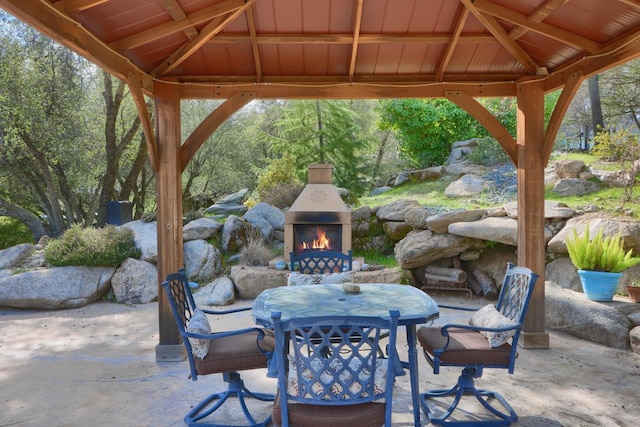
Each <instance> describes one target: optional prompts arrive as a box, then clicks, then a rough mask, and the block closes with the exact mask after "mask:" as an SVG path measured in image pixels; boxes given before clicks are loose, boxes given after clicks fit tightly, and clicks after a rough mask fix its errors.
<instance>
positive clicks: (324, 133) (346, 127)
mask: <svg viewBox="0 0 640 427" xmlns="http://www.w3.org/2000/svg"><path fill="white" fill-rule="evenodd" d="M288 107H289V108H286V109H284V110H283V113H284V114H283V116H282V119H280V120H279V121H278V122H277V129H276V132H277V133H276V134H273V135H271V142H272V147H273V149H274V152H275V153H276V154H284V153H289V154H291V155H292V156H293V158H294V159H295V165H296V170H297V171H298V175H299V178H300V179H301V180H303V181H304V180H305V176H306V172H307V165H308V164H311V163H331V164H333V166H334V182H335V184H336V185H337V186H340V187H345V188H349V189H350V190H351V191H353V192H355V193H356V194H360V193H361V192H362V191H364V189H365V187H366V180H365V179H364V176H365V172H366V170H367V164H368V163H367V159H366V157H364V156H363V153H367V152H368V151H369V150H370V148H369V147H370V146H371V141H370V140H368V139H365V138H364V137H363V135H362V134H361V132H360V131H359V129H358V127H357V126H356V115H355V113H354V112H353V111H352V110H351V109H350V108H349V107H350V105H349V103H347V102H346V101H329V100H322V101H320V100H318V101H293V102H290V103H288Z"/></svg>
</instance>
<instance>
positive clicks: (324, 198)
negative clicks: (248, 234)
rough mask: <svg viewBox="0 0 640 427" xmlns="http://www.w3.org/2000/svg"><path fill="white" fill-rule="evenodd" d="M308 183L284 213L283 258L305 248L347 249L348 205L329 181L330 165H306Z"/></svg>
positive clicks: (348, 247) (349, 219)
mask: <svg viewBox="0 0 640 427" xmlns="http://www.w3.org/2000/svg"><path fill="white" fill-rule="evenodd" d="M308 168H309V169H308V184H307V186H306V187H305V188H304V190H303V191H302V193H300V196H299V197H298V198H297V199H296V201H295V202H294V203H293V205H291V208H290V209H289V210H288V211H287V212H286V213H285V226H284V258H285V260H286V261H289V253H290V252H293V253H294V254H296V255H297V254H299V253H300V252H302V251H304V250H305V249H312V248H313V249H326V250H333V251H338V252H343V253H345V254H346V253H348V252H349V251H350V250H351V209H350V208H349V207H348V206H347V205H346V204H345V203H344V202H343V201H342V199H341V198H340V194H338V190H337V189H336V187H335V186H334V185H333V165H327V164H311V165H309V166H308Z"/></svg>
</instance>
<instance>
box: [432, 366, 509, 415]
mask: <svg viewBox="0 0 640 427" xmlns="http://www.w3.org/2000/svg"><path fill="white" fill-rule="evenodd" d="M479 376H480V375H478V374H477V372H476V369H475V368H465V369H464V370H463V371H462V374H461V375H460V377H458V383H457V384H456V385H455V386H453V387H452V388H450V389H436V390H428V391H427V392H425V393H422V394H421V395H420V404H421V406H422V410H423V411H424V413H425V414H426V416H427V417H428V418H429V421H430V422H431V423H432V424H435V425H440V426H442V425H452V426H456V425H458V426H462V425H469V424H479V425H483V426H491V427H493V426H510V425H511V424H512V423H515V422H516V421H518V415H517V414H516V413H515V411H514V410H513V408H512V407H511V405H509V403H507V401H506V400H505V399H504V398H503V397H502V396H501V395H499V394H498V393H496V392H493V391H488V390H482V389H478V388H476V386H475V380H474V378H479ZM464 395H473V396H474V397H475V398H476V400H478V402H480V404H481V405H482V406H483V407H484V408H485V409H486V410H487V411H489V412H490V413H491V414H493V415H495V416H496V417H497V418H493V419H487V420H479V419H478V420H476V419H474V420H469V419H464V420H453V419H448V418H449V417H450V416H451V415H452V414H453V413H454V411H455V410H456V409H457V407H458V404H459V403H460V401H461V399H462V397H463V396H464ZM448 396H453V402H451V405H450V406H449V408H448V409H447V411H446V412H445V413H444V415H442V416H439V417H436V416H435V414H434V413H433V412H432V411H431V410H430V409H429V405H428V400H429V399H434V398H442V397H448ZM490 399H495V400H497V401H498V402H499V403H500V404H501V405H502V406H503V408H504V409H505V410H504V411H503V410H500V409H498V408H496V407H495V406H492V405H491V403H490V402H489V400H490Z"/></svg>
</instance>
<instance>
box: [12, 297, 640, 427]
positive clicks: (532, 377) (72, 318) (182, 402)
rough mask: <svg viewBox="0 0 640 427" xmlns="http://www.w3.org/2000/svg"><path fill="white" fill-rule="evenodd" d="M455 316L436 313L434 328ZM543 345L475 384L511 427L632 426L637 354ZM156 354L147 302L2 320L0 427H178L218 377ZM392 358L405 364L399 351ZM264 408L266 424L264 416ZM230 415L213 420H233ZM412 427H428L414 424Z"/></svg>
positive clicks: (441, 381)
mask: <svg viewBox="0 0 640 427" xmlns="http://www.w3.org/2000/svg"><path fill="white" fill-rule="evenodd" d="M459 300H463V299H459ZM438 302H441V303H448V304H450V303H452V300H451V299H449V300H445V301H441V300H438ZM250 304H251V301H240V302H238V303H237V304H236V305H250ZM479 304H482V302H479ZM227 317H230V318H229V319H226V320H225V322H229V323H228V326H227V325H225V324H222V325H221V324H216V327H218V328H220V329H223V328H225V329H227V328H228V329H232V328H237V327H240V326H242V325H247V326H249V325H253V322H252V319H251V317H250V314H248V313H247V312H245V313H240V314H233V315H230V316H227ZM453 317H454V315H453V314H452V313H451V312H449V311H446V310H443V311H442V312H441V319H439V320H438V321H437V323H441V322H445V321H449V320H451V319H453ZM213 322H214V320H213V319H212V323H213ZM402 341H403V336H400V337H399V340H398V342H402ZM550 342H551V348H550V349H545V350H528V349H521V350H520V352H519V359H518V361H517V363H516V371H515V373H514V374H513V375H509V374H508V373H507V372H505V371H504V370H486V371H485V374H484V376H483V377H482V378H481V379H479V380H478V381H477V384H478V385H480V386H481V387H484V388H488V389H492V390H495V391H498V392H500V393H501V394H502V395H503V396H505V397H506V398H507V400H509V402H510V403H511V404H512V406H513V407H514V409H515V410H516V412H517V413H518V415H519V417H520V418H519V421H518V423H517V425H519V426H630V427H631V426H637V425H638V419H640V356H639V355H637V354H635V353H633V352H631V351H630V350H629V351H624V350H618V349H611V348H607V347H603V346H601V345H597V344H593V343H590V342H586V341H582V340H578V339H575V338H573V337H571V336H568V335H565V334H559V333H554V332H551V333H550ZM157 344H158V307H157V304H156V303H152V304H146V305H136V306H126V305H118V304H112V303H96V304H91V305H90V306H87V307H84V308H80V309H75V310H64V311H46V312H42V311H37V312H36V311H0V355H1V357H0V427H8V426H12V427H13V426H20V427H25V426H30V427H31V426H34V427H39V426H118V427H121V426H136V427H137V426H167V427H169V426H183V425H185V424H184V422H183V420H182V418H183V416H184V414H186V412H188V410H189V409H190V405H192V404H194V403H196V402H197V401H199V400H200V399H202V398H204V396H206V395H207V394H208V393H210V392H211V391H213V389H214V388H217V389H220V388H221V387H222V379H221V376H220V375H212V376H206V377H199V378H198V381H196V382H193V381H191V380H189V379H188V363H187V362H186V361H185V362H182V363H180V362H163V363H158V362H156V360H155V346H156V345H157ZM399 351H400V353H401V355H402V353H403V352H405V354H406V345H404V346H401V348H399ZM420 368H421V371H420V388H421V390H425V389H426V388H428V387H429V388H444V387H449V386H451V385H453V384H454V383H455V381H456V379H457V376H458V375H459V370H458V369H444V370H443V372H442V373H441V374H439V375H434V374H433V373H432V372H431V370H430V368H429V366H428V364H427V363H426V362H425V361H424V360H423V358H422V356H420ZM243 377H244V378H245V382H246V383H247V385H249V387H250V388H254V389H256V390H257V391H264V392H270V391H274V390H275V386H276V384H275V380H273V379H268V378H266V376H265V371H263V370H256V371H252V372H248V373H245V374H243ZM409 395H410V388H409V381H408V378H407V377H406V376H404V377H399V378H398V379H397V382H396V389H395V391H394V402H393V409H394V415H393V425H394V426H409V425H412V413H411V404H410V398H409ZM263 406H264V407H262V408H260V410H261V411H262V412H264V413H267V412H268V411H269V407H268V405H263ZM236 411H237V408H235V409H231V410H229V411H228V412H226V413H224V414H221V416H222V417H223V418H228V419H231V418H232V417H233V415H234V412H236ZM422 420H423V421H422V425H429V424H428V422H427V421H426V417H424V415H423V416H422Z"/></svg>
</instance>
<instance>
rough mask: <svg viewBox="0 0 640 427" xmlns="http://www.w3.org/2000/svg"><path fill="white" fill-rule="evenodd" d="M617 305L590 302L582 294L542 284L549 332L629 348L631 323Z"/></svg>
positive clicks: (555, 285) (552, 284)
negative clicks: (557, 332)
mask: <svg viewBox="0 0 640 427" xmlns="http://www.w3.org/2000/svg"><path fill="white" fill-rule="evenodd" d="M617 304H618V303H616V302H612V303H601V302H594V301H590V300H588V299H586V298H585V296H584V295H583V294H581V293H578V292H574V291H572V290H569V289H563V288H561V287H560V286H558V285H557V284H555V283H553V282H550V281H547V282H546V283H545V318H546V327H547V328H548V329H551V330H554V331H560V332H566V333H568V334H570V335H573V336H575V337H577V338H581V339H585V340H588V341H593V342H597V343H600V344H603V345H606V346H609V347H615V348H629V331H630V329H631V321H630V320H629V318H628V317H627V315H626V314H624V313H623V312H621V311H620V310H618V307H617Z"/></svg>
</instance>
